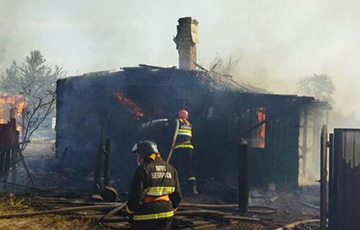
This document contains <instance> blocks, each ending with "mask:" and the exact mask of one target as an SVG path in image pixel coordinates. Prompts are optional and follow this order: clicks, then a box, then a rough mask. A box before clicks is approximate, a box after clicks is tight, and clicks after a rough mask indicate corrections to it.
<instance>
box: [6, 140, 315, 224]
mask: <svg viewBox="0 0 360 230" xmlns="http://www.w3.org/2000/svg"><path fill="white" fill-rule="evenodd" d="M53 149H54V141H52V140H45V141H44V140H43V141H33V142H32V143H30V144H29V146H28V148H27V149H26V150H25V151H24V154H25V155H26V157H25V158H26V162H27V164H28V167H29V169H30V172H31V175H32V176H33V178H34V181H35V184H36V187H37V188H41V189H43V190H32V189H30V188H29V187H31V183H30V182H29V180H28V178H27V175H26V172H25V171H24V169H23V167H21V166H20V167H19V172H18V175H17V177H18V179H17V181H16V183H18V184H21V185H23V186H25V187H19V186H13V185H9V184H8V185H6V187H5V186H4V184H1V185H0V192H1V194H0V215H3V214H12V213H23V212H33V211H38V210H52V209H57V208H61V206H58V205H57V204H54V205H50V206H49V205H46V204H39V203H34V202H31V199H33V197H34V196H35V197H42V196H43V197H44V196H46V197H62V196H64V197H70V198H71V199H75V198H76V199H82V200H86V199H87V198H88V197H89V194H90V193H91V188H92V182H93V174H92V173H79V172H75V171H73V170H71V169H67V168H64V167H62V165H61V162H60V160H58V159H55V158H54V154H53ZM111 185H112V186H114V187H115V188H116V189H117V191H118V192H119V198H120V199H122V200H125V199H126V191H127V183H125V182H124V181H123V180H122V179H121V178H114V179H112V181H111ZM199 188H200V194H199V195H198V196H185V197H184V200H183V202H186V203H212V204H233V203H237V189H236V186H230V185H229V186H227V187H226V188H224V186H223V185H221V184H217V183H215V182H210V183H209V182H206V183H201V182H200V184H199ZM74 194H76V195H77V197H73V195H74ZM318 194H319V186H303V187H300V188H299V189H297V190H289V189H287V188H281V189H279V188H274V187H271V188H269V187H267V188H251V191H250V203H249V205H250V207H253V206H270V207H273V208H276V209H277V211H276V212H275V213H273V214H259V213H256V212H255V213H251V212H250V213H249V214H248V216H249V217H255V218H259V219H260V221H256V222H244V221H230V222H226V223H224V222H222V221H217V220H214V221H212V220H207V219H206V218H204V217H194V218H193V219H192V220H196V221H195V222H199V223H202V221H203V222H204V221H205V222H206V221H207V222H206V223H209V222H210V223H211V224H212V225H209V227H208V228H206V226H205V225H203V226H202V227H205V228H202V229H242V230H272V229H276V228H279V227H281V226H283V225H285V224H288V223H292V222H295V221H299V220H306V219H318V218H319V210H318V209H317V207H316V206H319V197H318ZM304 202H305V203H304ZM179 210H183V209H182V208H181V207H180V209H179ZM184 210H185V209H184ZM221 211H224V212H229V213H236V212H237V211H236V210H235V209H227V210H224V209H222V210H221ZM99 214H101V213H97V215H87V216H74V215H70V214H66V215H47V216H34V217H27V218H14V219H1V221H0V229H62V230H68V229H69V230H70V229H71V230H74V229H129V225H128V224H126V223H124V222H121V223H120V224H119V223H100V222H99V221H98V218H93V217H94V216H99ZM103 214H106V212H105V213H103ZM103 214H102V215H103ZM180 219H181V218H180ZM180 219H179V220H177V217H176V216H175V220H174V222H175V223H177V222H179V221H182V220H180ZM205 222H204V223H205ZM214 224H215V225H216V226H215V227H214V226H213V225H214ZM188 229H192V228H188ZM193 229H196V228H193Z"/></svg>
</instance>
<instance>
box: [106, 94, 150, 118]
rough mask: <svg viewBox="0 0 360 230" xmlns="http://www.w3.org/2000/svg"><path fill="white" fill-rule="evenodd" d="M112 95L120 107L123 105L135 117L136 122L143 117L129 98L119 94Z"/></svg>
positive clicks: (138, 108) (141, 112)
mask: <svg viewBox="0 0 360 230" xmlns="http://www.w3.org/2000/svg"><path fill="white" fill-rule="evenodd" d="M113 94H114V96H115V97H116V98H117V99H118V100H119V102H120V104H121V105H125V106H127V107H128V108H129V110H130V112H131V113H132V114H133V115H134V116H135V118H136V119H137V120H140V119H141V118H142V117H144V115H145V113H144V112H143V111H142V110H141V109H140V107H139V106H138V105H137V104H135V103H134V102H133V101H132V100H131V99H130V98H127V97H125V96H124V95H123V94H122V93H120V92H113Z"/></svg>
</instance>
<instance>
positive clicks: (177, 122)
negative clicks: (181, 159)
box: [166, 119, 180, 163]
mask: <svg viewBox="0 0 360 230" xmlns="http://www.w3.org/2000/svg"><path fill="white" fill-rule="evenodd" d="M179 125H180V124H179V120H178V119H176V127H175V132H174V137H173V140H172V143H171V149H170V152H169V155H168V157H167V159H166V163H169V162H170V159H171V156H172V153H173V151H174V147H175V142H176V138H177V135H178V130H179Z"/></svg>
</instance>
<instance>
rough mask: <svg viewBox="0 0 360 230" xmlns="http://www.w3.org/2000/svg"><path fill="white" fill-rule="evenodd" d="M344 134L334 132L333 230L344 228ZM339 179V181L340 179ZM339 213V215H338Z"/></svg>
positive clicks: (338, 131) (337, 131) (339, 131)
mask: <svg viewBox="0 0 360 230" xmlns="http://www.w3.org/2000/svg"><path fill="white" fill-rule="evenodd" d="M345 141H346V140H345V133H343V132H342V131H341V130H335V165H336V166H335V168H336V187H337V188H338V189H337V194H336V195H337V199H336V210H335V223H334V229H339V230H340V227H341V226H344V222H345V219H344V215H341V213H344V210H345V207H344V204H345V202H344V197H343V192H342V188H343V187H344V181H343V180H342V178H343V177H344V167H343V163H342V161H343V159H342V155H343V154H344V152H345V147H344V142H345ZM340 178H341V179H340ZM339 213H340V215H339Z"/></svg>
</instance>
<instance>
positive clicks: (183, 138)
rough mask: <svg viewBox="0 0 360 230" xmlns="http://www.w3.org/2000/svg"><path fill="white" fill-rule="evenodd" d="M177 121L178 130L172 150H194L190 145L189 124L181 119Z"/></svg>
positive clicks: (190, 132)
mask: <svg viewBox="0 0 360 230" xmlns="http://www.w3.org/2000/svg"><path fill="white" fill-rule="evenodd" d="M178 120H179V128H178V134H177V137H176V142H175V146H174V149H179V148H190V149H194V146H193V145H192V144H191V138H192V126H191V124H190V122H189V121H187V120H186V119H183V118H179V119H178Z"/></svg>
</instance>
